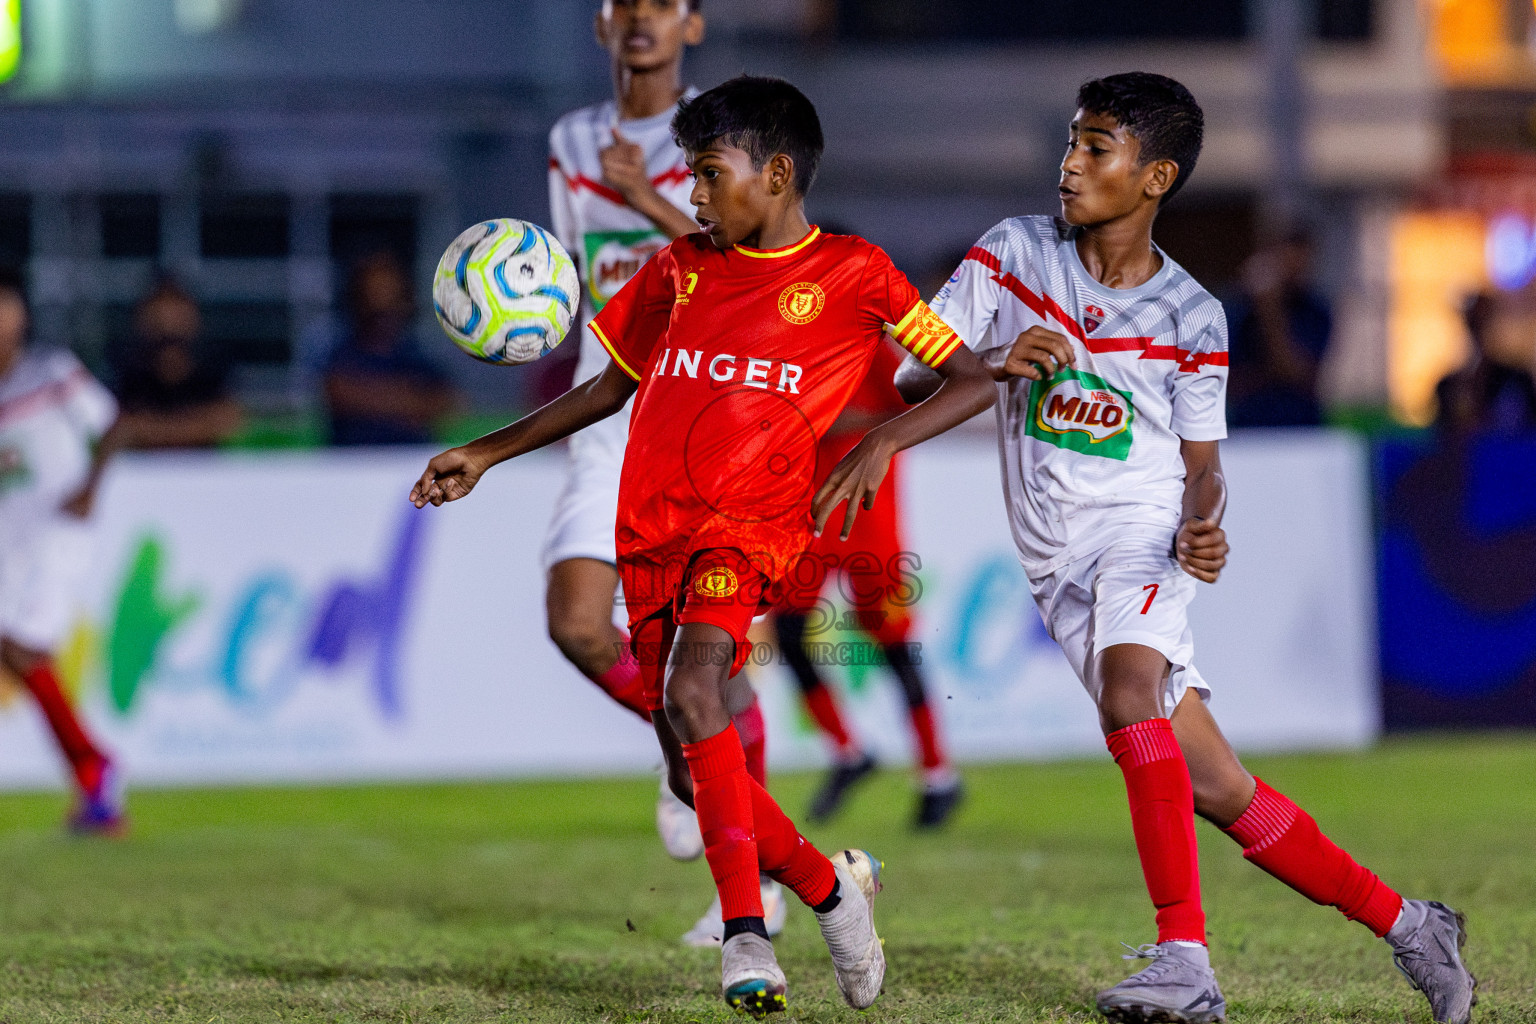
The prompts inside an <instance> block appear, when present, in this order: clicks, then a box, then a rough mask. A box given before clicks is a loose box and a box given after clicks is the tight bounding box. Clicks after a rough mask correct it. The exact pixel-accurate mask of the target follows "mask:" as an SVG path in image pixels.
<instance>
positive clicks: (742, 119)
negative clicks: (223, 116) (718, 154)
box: [672, 75, 825, 196]
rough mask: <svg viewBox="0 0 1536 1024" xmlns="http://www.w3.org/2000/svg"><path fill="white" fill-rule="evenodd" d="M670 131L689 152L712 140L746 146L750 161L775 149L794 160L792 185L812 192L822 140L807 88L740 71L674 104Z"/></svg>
mask: <svg viewBox="0 0 1536 1024" xmlns="http://www.w3.org/2000/svg"><path fill="white" fill-rule="evenodd" d="M672 137H673V138H674V139H676V140H677V144H678V145H679V146H681V147H682V148H683V149H684V150H685V151H687V152H689V153H699V152H702V151H703V150H705V149H707V148H709V146H710V144H711V143H713V142H723V143H724V144H725V145H727V146H734V147H735V148H737V149H741V150H745V151H746V152H747V154H748V155H749V156H751V157H752V166H753V167H755V168H757V169H758V170H761V169H762V168H763V165H764V164H766V163H767V162H768V161H769V160H771V159H773V157H774V156H775V155H777V154H779V153H783V154H784V155H786V156H788V157H789V158H790V159H791V160H793V161H794V162H795V191H797V192H799V193H800V194H801V195H802V196H803V195H805V194H807V193H808V192H810V190H811V183H812V182H814V181H815V180H816V167H817V165H818V164H820V163H821V151H822V149H823V148H824V147H825V142H824V141H823V139H822V135H821V118H819V117H817V116H816V107H815V105H814V104H813V103H811V101H810V100H808V99H806V98H805V94H804V93H802V92H801V91H800V90H799V89H796V88H795V87H794V86H792V85H790V84H789V83H788V82H786V81H784V80H783V79H782V78H760V77H757V76H754V75H740V76H738V77H736V78H733V79H731V80H730V81H729V82H725V83H723V84H721V85H717V86H715V87H714V88H713V89H711V90H709V91H708V92H705V93H700V94H699V95H698V96H695V97H694V98H693V99H691V100H686V101H684V102H683V103H681V104H679V105H678V108H677V115H676V116H675V117H673V118H672Z"/></svg>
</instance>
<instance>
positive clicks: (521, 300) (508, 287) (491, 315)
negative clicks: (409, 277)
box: [432, 217, 581, 364]
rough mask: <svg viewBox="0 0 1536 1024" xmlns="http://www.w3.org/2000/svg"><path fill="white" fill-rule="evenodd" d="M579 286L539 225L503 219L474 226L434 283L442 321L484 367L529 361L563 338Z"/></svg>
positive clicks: (445, 256)
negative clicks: (493, 364)
mask: <svg viewBox="0 0 1536 1024" xmlns="http://www.w3.org/2000/svg"><path fill="white" fill-rule="evenodd" d="M580 287H581V285H580V283H579V281H578V280H577V276H576V264H574V263H573V262H571V257H570V254H569V253H567V252H566V251H565V249H564V247H562V246H561V245H560V243H559V242H558V241H556V240H555V238H554V237H553V236H551V235H550V233H549V232H548V231H545V230H544V229H543V228H541V227H539V226H538V225H537V224H530V223H528V222H527V221H523V220H513V219H511V218H506V217H503V218H501V219H499V220H488V221H484V222H482V223H480V224H476V225H475V226H474V227H472V228H469V229H468V230H466V231H465V232H464V233H463V234H461V235H459V237H458V238H455V239H454V240H453V244H452V245H450V246H448V251H447V252H445V253H443V258H442V259H441V260H439V261H438V264H437V275H436V276H435V277H434V278H433V280H432V307H433V309H435V310H436V311H437V322H438V323H440V324H442V325H443V331H444V333H446V334H447V335H448V337H449V338H451V339H452V340H453V343H454V344H455V345H457V346H459V348H461V349H463V350H464V351H465V352H468V353H469V354H470V355H472V356H474V357H475V358H476V359H479V360H481V361H482V362H487V363H502V364H516V363H531V362H533V361H534V360H535V359H537V358H539V357H540V356H542V355H544V354H545V353H546V352H548V351H550V350H551V349H553V348H554V347H555V346H556V345H558V344H560V342H561V341H562V340H563V339H564V338H565V335H566V332H567V331H569V330H570V329H571V321H572V320H574V319H575V318H576V306H577V302H578V296H579V294H580V292H579V289H580Z"/></svg>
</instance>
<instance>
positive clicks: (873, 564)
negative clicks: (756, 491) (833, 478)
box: [775, 463, 917, 644]
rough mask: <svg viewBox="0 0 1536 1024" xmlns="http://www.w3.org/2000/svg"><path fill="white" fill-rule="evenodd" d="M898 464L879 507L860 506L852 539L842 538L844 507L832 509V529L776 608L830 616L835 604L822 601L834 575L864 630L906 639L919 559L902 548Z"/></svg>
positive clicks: (881, 637) (784, 586) (786, 585)
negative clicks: (824, 591) (897, 478)
mask: <svg viewBox="0 0 1536 1024" xmlns="http://www.w3.org/2000/svg"><path fill="white" fill-rule="evenodd" d="M895 468H896V464H895V463H892V464H891V469H892V472H891V474H890V475H889V476H887V477H886V479H885V482H884V483H883V484H882V486H881V488H880V493H879V495H878V496H877V497H876V498H875V507H874V508H871V509H864V508H861V509H859V514H858V517H857V518H856V519H854V521H853V530H852V531H851V532H850V533H849V535H848V539H847V540H843V539H842V538H841V537H840V534H841V533H842V529H843V512H844V509H843V507H841V506H839V507H838V509H837V510H836V511H834V512H833V513H832V518H831V519H830V520H829V521H828V522H827V528H826V531H825V532H824V533H822V535H821V536H820V537H818V538H816V540H815V542H814V543H813V544H812V545H811V549H810V550H809V551H807V552H806V553H805V554H804V555H802V556H801V557H800V560H799V562H797V563H796V564H795V567H794V568H793V569H792V570H790V573H789V576H788V577H787V578H785V580H784V581H783V582H782V583H781V584H780V586H779V595H780V596H779V601H778V603H777V604H776V605H775V610H776V611H780V612H785V613H787V614H790V615H802V616H807V617H815V616H818V615H821V616H828V617H829V616H830V615H831V611H832V606H831V605H830V603H826V602H823V601H822V600H821V594H822V592H823V590H825V588H826V584H827V580H828V578H829V577H831V578H835V579H837V581H838V583H839V585H840V589H839V596H841V597H842V598H843V600H844V601H845V602H846V603H847V605H848V606H849V607H850V608H851V609H852V610H853V613H854V618H855V619H856V620H857V622H858V624H859V628H860V629H862V630H863V631H864V632H866V633H868V634H870V635H871V636H873V637H874V638H875V639H876V640H878V641H879V642H880V643H882V644H900V643H906V641H907V637H908V634H909V633H910V632H911V628H912V616H911V609H910V606H911V604H912V601H913V600H914V599H915V597H916V590H915V589H914V585H915V581H914V578H913V572H914V570H915V569H916V568H917V561H916V559H915V558H913V557H912V556H911V555H910V553H908V552H906V551H904V550H903V548H902V542H901V525H900V521H899V517H898V514H897V507H898V502H897V500H896V489H897V487H898V486H899V485H898V482H897V480H896V478H895ZM826 626H830V622H828V623H827V624H826ZM826 626H822V627H820V628H826Z"/></svg>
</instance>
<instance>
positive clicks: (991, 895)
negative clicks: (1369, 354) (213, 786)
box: [0, 737, 1536, 1024]
mask: <svg viewBox="0 0 1536 1024" xmlns="http://www.w3.org/2000/svg"><path fill="white" fill-rule="evenodd" d="M1252 767H1253V768H1255V770H1257V771H1258V772H1259V773H1260V774H1262V775H1263V776H1264V777H1266V778H1267V779H1269V780H1270V781H1271V782H1272V783H1274V784H1275V785H1276V786H1278V787H1279V788H1281V789H1282V790H1284V791H1286V792H1288V793H1290V794H1291V795H1292V796H1294V797H1295V798H1296V799H1297V800H1298V801H1299V802H1300V803H1302V804H1303V805H1304V806H1306V807H1308V808H1309V809H1310V810H1311V811H1312V813H1313V814H1314V815H1315V816H1316V817H1317V818H1318V820H1319V821H1320V822H1321V824H1322V826H1323V828H1324V829H1325V830H1326V831H1328V832H1329V833H1330V834H1332V835H1333V836H1334V837H1335V838H1337V839H1338V840H1339V841H1340V842H1341V843H1343V844H1344V845H1345V846H1347V847H1348V848H1349V849H1351V850H1352V851H1353V852H1355V854H1356V855H1357V856H1358V857H1359V858H1360V859H1361V860H1363V861H1364V862H1365V863H1367V864H1369V865H1371V866H1372V867H1373V868H1375V870H1377V871H1378V872H1380V873H1381V874H1382V875H1383V876H1384V877H1385V878H1386V879H1387V880H1388V881H1389V882H1390V883H1392V884H1394V885H1396V886H1397V887H1398V888H1400V889H1402V890H1404V891H1406V892H1408V893H1409V894H1412V895H1423V896H1429V897H1432V898H1438V899H1443V900H1445V901H1446V902H1449V903H1451V904H1453V905H1455V906H1457V907H1459V908H1462V909H1464V910H1466V911H1467V913H1468V916H1469V918H1470V923H1471V939H1470V942H1469V945H1468V949H1467V957H1468V961H1469V963H1470V965H1471V967H1472V969H1473V970H1474V971H1475V972H1477V974H1478V976H1479V977H1480V978H1481V979H1482V988H1481V993H1482V1002H1481V1003H1480V1005H1479V1007H1478V1013H1477V1016H1476V1019H1478V1020H1482V1021H1501V1022H1511V1021H1536V856H1533V854H1532V850H1533V849H1536V785H1533V783H1532V780H1533V779H1536V739H1532V738H1526V737H1491V738H1450V739H1443V738H1442V739H1428V740H1411V741H1396V742H1392V743H1389V744H1387V745H1385V746H1384V747H1382V748H1381V749H1379V750H1377V751H1374V752H1372V753H1369V754H1364V755H1343V756H1302V757H1277V758H1262V759H1260V758H1255V759H1253V764H1252ZM814 781H815V780H814V778H813V777H811V776H806V775H798V776H781V777H779V778H778V779H776V780H775V781H774V784H773V788H774V790H775V792H776V793H777V795H778V796H779V797H780V799H781V800H782V801H783V802H784V804H785V806H786V808H787V809H788V810H790V812H791V813H792V814H796V815H798V814H799V812H800V811H801V809H802V808H803V807H804V805H805V803H806V800H807V797H808V795H809V792H810V789H811V786H812V785H813V783H814ZM967 781H968V784H969V786H970V796H971V798H970V801H969V803H968V805H967V806H966V807H965V808H964V810H963V812H962V813H961V815H960V817H959V819H958V821H957V822H956V823H955V825H954V826H953V827H952V828H950V829H949V830H948V831H947V832H945V833H942V834H939V835H924V836H914V835H912V834H910V833H909V832H908V831H907V830H906V819H907V817H908V815H909V814H910V812H911V803H910V801H911V794H910V791H909V789H908V782H907V779H906V777H905V776H904V775H903V774H902V773H900V772H890V773H886V774H885V775H883V776H882V777H880V778H879V779H877V780H876V781H874V782H873V783H871V784H870V785H869V786H868V787H867V788H866V789H864V790H862V791H861V792H860V793H859V794H858V796H857V798H856V799H855V801H854V803H853V805H852V806H851V807H850V808H849V811H848V812H847V813H846V814H845V816H844V817H843V819H841V820H840V821H839V822H837V823H836V824H835V825H833V826H832V827H829V828H826V829H819V830H812V831H811V832H810V835H811V837H812V838H813V839H814V840H815V841H816V842H817V843H818V844H820V845H821V846H822V848H823V849H825V850H827V851H831V850H834V849H836V848H838V847H841V846H846V845H862V846H866V847H868V848H870V849H872V850H874V851H875V852H876V853H877V854H878V855H879V856H881V857H883V858H884V859H885V861H886V865H887V869H886V875H885V878H886V881H887V885H888V888H887V890H886V892H885V893H884V894H882V896H881V897H880V900H879V903H878V905H877V914H878V922H879V925H880V929H881V933H882V934H883V935H884V936H885V937H886V939H887V944H886V951H887V954H888V957H889V960H890V973H889V975H888V976H887V979H886V989H885V995H884V996H883V997H882V999H881V1001H880V1002H879V1003H877V1004H876V1006H875V1008H874V1009H873V1010H871V1011H869V1012H868V1013H867V1014H864V1015H856V1014H854V1012H853V1011H850V1010H848V1009H846V1008H844V1007H843V1006H842V1004H841V1002H840V1001H839V1000H838V997H837V992H836V988H835V985H834V983H833V980H832V973H831V968H830V965H829V963H828V961H827V958H826V954H825V951H824V949H823V948H822V945H821V940H820V937H819V935H818V933H817V930H816V927H815V922H814V920H813V919H812V918H811V916H810V914H809V912H808V911H806V910H804V909H803V908H799V907H795V908H794V909H793V910H792V911H791V915H790V921H789V925H788V928H787V929H786V932H785V935H784V936H783V937H782V938H781V939H780V940H779V942H778V947H779V950H780V957H781V960H782V962H783V965H784V968H785V970H786V972H787V973H788V976H789V980H790V999H791V1008H790V1012H789V1013H788V1014H787V1019H788V1020H796V1021H807V1022H822V1021H827V1022H830V1021H851V1020H855V1019H860V1020H867V1021H872V1022H874V1021H925V1022H926V1021H1087V1020H1094V1019H1096V1018H1095V1016H1094V1015H1093V1013H1092V998H1093V995H1094V993H1095V992H1096V991H1097V990H1098V989H1099V988H1101V987H1104V986H1106V985H1109V984H1111V983H1113V982H1115V981H1117V980H1119V979H1120V978H1121V977H1123V976H1124V975H1125V973H1126V971H1127V967H1128V966H1129V965H1126V964H1124V963H1122V962H1121V960H1120V959H1119V958H1118V954H1119V953H1120V952H1121V949H1120V946H1119V942H1120V941H1121V940H1124V941H1126V942H1131V943H1138V942H1145V941H1151V940H1152V938H1153V937H1154V936H1153V930H1152V915H1151V912H1150V908H1149V906H1148V904H1147V900H1146V895H1145V892H1144V890H1143V889H1142V883H1141V878H1140V874H1139V869H1138V866H1137V860H1136V853H1135V849H1134V847H1133V846H1132V843H1131V836H1130V829H1129V820H1128V815H1127V813H1126V810H1125V798H1124V794H1123V792H1122V789H1121V783H1120V776H1119V773H1118V772H1116V771H1115V770H1114V768H1113V766H1112V765H1111V764H1110V762H1109V761H1108V759H1107V757H1106V758H1104V759H1102V760H1099V761H1093V762H1083V763H1068V764H1055V765H1029V766H1006V767H986V768H973V769H970V770H969V771H968V772H967ZM653 799H654V783H652V782H650V781H647V780H623V781H602V782H590V781H584V782H559V783H554V782H551V783H525V784H484V785H435V786H388V787H385V786H370V787H358V788H335V789H311V790H279V789H273V790H221V791H162V792H140V793H137V794H135V795H134V799H133V812H134V816H135V829H134V833H133V835H132V837H131V838H129V839H126V840H124V841H120V842H78V841H72V840H70V839H68V838H66V837H64V836H63V835H61V833H60V831H59V829H58V820H59V817H60V815H61V813H62V810H63V804H62V799H61V798H60V797H57V796H39V795H28V796H5V797H0V822H3V825H0V863H3V865H4V869H3V873H0V962H3V964H4V974H3V981H0V1021H4V1022H12V1024H19V1022H22V1021H157V1022H158V1021H187V1022H192V1021H195V1022H197V1024H205V1022H210V1021H654V1022H658V1024H660V1022H678V1024H681V1022H689V1021H699V1022H706V1021H721V1020H726V1019H736V1018H734V1017H732V1015H731V1014H729V1013H728V1012H727V1011H726V1009H725V1007H724V1005H723V1004H722V1003H721V1002H720V1000H719V995H718V992H719V989H718V985H719V968H718V962H719V961H718V958H717V955H716V954H714V953H712V952H702V951H697V950H689V949H684V948H682V947H681V946H680V945H679V944H678V942H677V937H678V936H679V935H680V934H681V933H682V932H683V931H684V930H685V929H686V928H687V927H688V926H689V924H691V923H692V921H693V918H694V917H696V916H697V915H698V913H699V912H700V911H702V910H703V909H704V906H705V904H706V903H707V902H708V899H709V896H710V888H709V878H708V872H707V870H706V868H705V867H704V865H703V864H702V863H698V864H674V863H672V862H671V861H669V860H667V859H666V857H665V855H664V854H663V853H662V851H661V849H660V846H659V843H658V841H657V840H656V837H655V835H654V833H653V830H652V825H651V813H652V801H653ZM1201 842H1202V847H1201V855H1202V863H1203V865H1204V874H1205V893H1206V906H1207V911H1208V914H1209V917H1210V931H1211V938H1212V944H1213V960H1214V961H1215V963H1216V966H1217V968H1218V970H1219V971H1220V976H1221V979H1222V983H1223V985H1224V987H1225V989H1226V993H1227V998H1228V1000H1229V1004H1230V1011H1231V1018H1232V1020H1234V1021H1243V1022H1259V1021H1265V1022H1270V1021H1301V1020H1304V1021H1308V1022H1319V1021H1348V1022H1356V1024H1358V1022H1371V1021H1380V1022H1384V1024H1385V1022H1388V1021H1391V1022H1403V1021H1414V1022H1422V1021H1427V1020H1428V1019H1429V1015H1428V1013H1427V1012H1426V1010H1425V1004H1424V1001H1423V999H1422V998H1421V997H1420V996H1419V995H1418V993H1416V992H1414V991H1412V990H1411V989H1410V988H1409V986H1408V985H1407V983H1406V982H1405V981H1404V980H1403V979H1402V977H1401V976H1400V975H1399V974H1398V973H1397V972H1396V971H1395V970H1394V969H1393V968H1392V964H1391V960H1390V957H1389V956H1388V953H1387V950H1386V948H1385V947H1384V945H1383V944H1381V943H1380V942H1378V941H1377V940H1375V939H1373V938H1372V937H1371V936H1370V935H1369V934H1368V933H1367V932H1366V931H1365V930H1364V929H1363V928H1361V927H1360V926H1359V925H1352V924H1349V923H1348V922H1345V921H1344V920H1343V919H1342V918H1340V917H1339V915H1338V914H1336V913H1335V912H1334V911H1332V910H1330V909H1326V908H1319V907H1314V906H1312V905H1311V904H1309V903H1307V902H1306V901H1304V900H1303V899H1302V898H1301V897H1299V896H1296V895H1295V894H1293V893H1292V892H1291V891H1290V890H1288V889H1286V888H1284V887H1283V886H1281V885H1280V884H1279V883H1278V882H1275V881H1274V880H1272V879H1271V878H1269V877H1268V876H1267V875H1264V874H1262V873H1261V872H1259V871H1258V870H1256V869H1254V868H1252V867H1250V866H1249V865H1247V864H1245V863H1244V862H1243V860H1242V858H1241V857H1240V856H1239V854H1238V850H1237V849H1236V847H1235V845H1234V844H1233V843H1232V842H1231V841H1229V840H1227V839H1226V838H1225V837H1223V836H1222V835H1220V834H1219V833H1218V832H1216V831H1215V830H1214V829H1211V828H1209V827H1207V826H1202V828H1201ZM779 1019H780V1020H784V1019H785V1018H779Z"/></svg>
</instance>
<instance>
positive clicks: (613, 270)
mask: <svg viewBox="0 0 1536 1024" xmlns="http://www.w3.org/2000/svg"><path fill="white" fill-rule="evenodd" d="M582 242H583V243H584V246H583V247H584V248H585V249H586V257H587V263H586V267H585V268H584V269H585V270H586V278H587V294H589V295H591V296H592V307H593V308H594V309H599V310H600V309H602V308H603V307H604V306H606V305H607V304H608V300H609V299H611V298H613V297H614V296H615V295H617V294H618V292H619V289H620V288H623V287H624V286H625V285H626V284H628V283H629V279H630V278H632V277H634V276H635V275H636V274H637V273H639V272H640V267H641V265H642V264H644V263H645V261H646V260H648V259H650V258H651V257H652V256H654V255H656V252H657V251H658V250H659V249H661V247H662V246H664V245H666V244H667V236H666V235H663V234H660V233H659V232H656V231H588V232H587V233H586V235H584V236H583V237H582Z"/></svg>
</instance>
